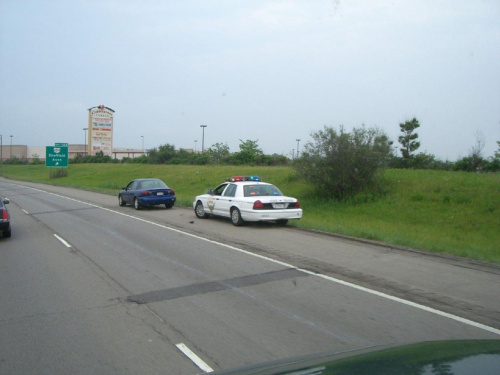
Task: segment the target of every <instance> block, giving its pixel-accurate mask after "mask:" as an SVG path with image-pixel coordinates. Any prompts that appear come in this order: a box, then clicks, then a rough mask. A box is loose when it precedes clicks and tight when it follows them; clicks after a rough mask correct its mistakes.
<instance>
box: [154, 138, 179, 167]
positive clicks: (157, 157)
mask: <svg viewBox="0 0 500 375" xmlns="http://www.w3.org/2000/svg"><path fill="white" fill-rule="evenodd" d="M174 157H175V146H174V145H170V144H168V143H167V144H164V145H161V146H159V147H158V149H156V148H153V149H152V150H150V151H149V153H148V158H149V163H151V164H166V163H168V162H170V161H171V160H172V159H173V158H174Z"/></svg>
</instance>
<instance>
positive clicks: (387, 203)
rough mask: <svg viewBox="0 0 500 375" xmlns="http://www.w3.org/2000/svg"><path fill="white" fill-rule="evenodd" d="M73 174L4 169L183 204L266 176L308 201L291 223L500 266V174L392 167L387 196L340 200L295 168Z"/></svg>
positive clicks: (126, 167) (139, 168) (72, 170)
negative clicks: (247, 177) (135, 186)
mask: <svg viewBox="0 0 500 375" xmlns="http://www.w3.org/2000/svg"><path fill="white" fill-rule="evenodd" d="M68 172H69V173H68V177H63V178H55V179H50V178H49V171H48V169H47V168H46V167H45V166H31V165H30V166H8V165H4V166H3V176H4V177H7V178H11V179H16V180H23V181H33V182H43V183H48V184H53V185H64V186H71V187H76V188H81V189H86V190H92V191H99V192H104V193H109V194H113V195H114V194H117V193H118V191H119V190H120V188H121V187H123V186H125V185H126V184H127V183H128V182H129V181H130V180H132V179H134V178H139V177H157V178H161V179H163V180H164V181H165V182H166V183H167V184H168V185H169V186H170V187H172V188H173V189H174V190H175V191H176V195H177V197H178V202H177V204H179V205H182V206H191V203H192V201H193V198H194V197H195V196H196V195H198V194H201V193H203V192H205V191H206V189H208V188H210V187H215V186H216V185H217V184H219V183H220V182H221V181H223V180H224V179H225V178H226V177H229V176H231V175H237V174H254V175H260V176H261V177H262V178H263V180H265V181H268V182H271V183H274V184H276V185H277V186H279V188H280V189H281V190H282V191H283V193H284V194H286V195H290V196H294V197H296V198H298V199H299V200H300V202H301V206H302V208H303V210H304V216H303V218H302V220H300V221H297V222H291V224H290V225H293V226H297V227H302V228H309V229H316V230H322V231H327V232H333V233H338V234H343V235H348V236H353V237H360V238H366V239H372V240H377V241H383V242H388V243H392V244H396V245H401V246H407V247H412V248H417V249H423V250H428V251H433V252H439V253H447V254H453V255H457V256H461V257H467V258H472V259H477V260H483V261H487V262H492V263H499V264H500V174H498V173H497V174H475V173H465V172H447V171H422V170H387V171H385V172H384V173H383V176H382V178H383V180H384V181H385V183H384V188H385V191H386V194H385V195H384V196H381V197H378V198H376V199H373V197H372V196H371V195H369V194H366V195H361V196H359V197H357V198H356V199H355V200H354V201H351V202H335V201H325V200H322V199H318V198H316V197H315V196H314V194H313V193H312V189H311V188H310V187H309V186H308V185H307V184H306V183H305V182H304V181H300V180H298V179H297V178H296V175H295V172H294V170H293V169H292V168H290V167H250V166H244V167H236V166H186V165H137V164H76V165H70V166H69V168H68Z"/></svg>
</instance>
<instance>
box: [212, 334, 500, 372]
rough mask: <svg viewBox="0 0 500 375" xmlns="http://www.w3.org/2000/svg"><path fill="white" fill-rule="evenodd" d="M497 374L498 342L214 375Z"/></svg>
mask: <svg viewBox="0 0 500 375" xmlns="http://www.w3.org/2000/svg"><path fill="white" fill-rule="evenodd" d="M499 373H500V340H458V341H432V342H423V343H417V344H407V345H402V346H401V345H398V346H396V345H390V346H377V347H373V348H367V349H361V350H355V351H350V352H342V353H323V354H319V355H310V356H304V357H300V358H294V359H288V360H281V361H276V362H269V363H263V364H258V365H251V366H245V367H241V368H238V369H234V370H229V371H217V372H213V373H212V374H214V375H223V374H225V375H230V374H231V375H232V374H238V375H251V374H252V375H278V374H279V375H286V374H289V375H291V374H301V375H306V374H311V375H312V374H314V375H327V374H335V375H341V374H349V375H357V374H370V375H379V374H380V375H382V374H383V375H388V374H398V375H404V374H412V375H425V374H429V375H431V374H446V375H452V374H457V375H458V374H460V375H463V374H482V375H489V374H491V375H493V374H499Z"/></svg>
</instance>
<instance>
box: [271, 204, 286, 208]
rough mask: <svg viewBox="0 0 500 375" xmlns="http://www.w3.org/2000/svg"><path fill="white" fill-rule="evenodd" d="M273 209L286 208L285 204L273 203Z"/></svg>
mask: <svg viewBox="0 0 500 375" xmlns="http://www.w3.org/2000/svg"><path fill="white" fill-rule="evenodd" d="M273 208H285V204H284V203H273Z"/></svg>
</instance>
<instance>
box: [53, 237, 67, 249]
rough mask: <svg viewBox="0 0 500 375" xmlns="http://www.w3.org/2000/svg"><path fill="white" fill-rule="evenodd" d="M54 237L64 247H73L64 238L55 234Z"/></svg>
mask: <svg viewBox="0 0 500 375" xmlns="http://www.w3.org/2000/svg"><path fill="white" fill-rule="evenodd" d="M54 237H55V238H57V239H58V240H59V241H61V242H62V243H63V245H64V246H66V247H71V245H70V244H69V243H68V242H66V240H65V239H64V238H62V237H60V236H58V235H57V234H54Z"/></svg>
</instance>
